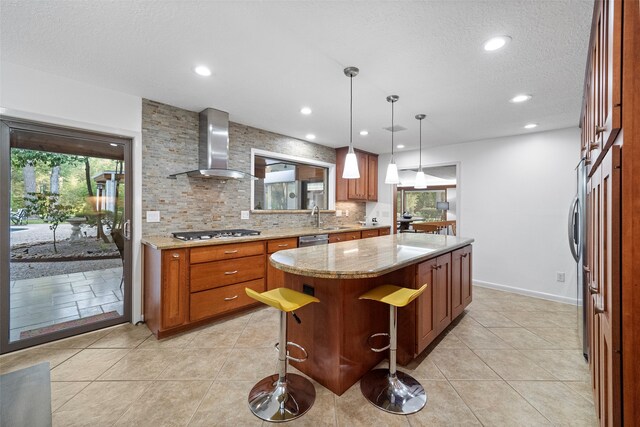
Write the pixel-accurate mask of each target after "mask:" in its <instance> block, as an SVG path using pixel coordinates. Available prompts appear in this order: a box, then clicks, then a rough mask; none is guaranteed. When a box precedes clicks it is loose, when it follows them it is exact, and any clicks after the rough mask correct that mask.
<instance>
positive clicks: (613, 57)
mask: <svg viewBox="0 0 640 427" xmlns="http://www.w3.org/2000/svg"><path fill="white" fill-rule="evenodd" d="M621 19H622V1H621V0H599V1H596V2H595V7H594V11H593V21H592V30H591V40H590V43H589V56H588V59H587V69H586V73H585V83H584V97H583V105H582V114H581V118H580V127H581V128H582V138H581V151H582V155H583V156H585V157H587V159H588V160H589V163H592V164H595V163H597V162H598V161H599V159H598V158H599V157H600V156H601V155H604V151H605V150H606V148H605V147H607V146H608V145H611V144H612V143H613V140H614V139H615V137H616V135H617V134H618V132H619V131H620V128H621V126H622V110H621V107H622V90H621V88H622V84H621V83H622V60H621V58H622V26H621V25H620V23H621Z"/></svg>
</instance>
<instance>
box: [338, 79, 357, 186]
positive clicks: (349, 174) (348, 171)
mask: <svg viewBox="0 0 640 427" xmlns="http://www.w3.org/2000/svg"><path fill="white" fill-rule="evenodd" d="M359 72H360V70H359V69H357V68H356V67H347V68H345V69H344V75H345V76H347V77H349V81H350V85H351V92H350V98H349V151H348V152H347V157H346V158H345V160H344V170H343V171H342V178H344V179H358V178H360V171H359V170H358V159H357V158H356V153H355V152H354V151H353V78H354V77H355V76H357V75H358V73H359Z"/></svg>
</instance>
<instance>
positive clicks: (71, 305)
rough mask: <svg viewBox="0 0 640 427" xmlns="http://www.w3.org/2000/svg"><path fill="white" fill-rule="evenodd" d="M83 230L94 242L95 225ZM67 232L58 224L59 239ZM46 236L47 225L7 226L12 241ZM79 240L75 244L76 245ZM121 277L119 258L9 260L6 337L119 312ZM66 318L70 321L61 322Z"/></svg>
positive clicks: (48, 232) (68, 228) (67, 226)
mask: <svg viewBox="0 0 640 427" xmlns="http://www.w3.org/2000/svg"><path fill="white" fill-rule="evenodd" d="M82 230H83V241H84V242H87V243H89V242H94V241H95V239H96V237H95V228H94V229H92V228H89V227H86V228H84V227H83V229H82ZM85 232H86V234H85ZM70 235H71V225H70V224H61V225H60V226H59V227H58V230H57V240H58V241H59V242H63V243H64V242H65V241H66V240H67V239H68V238H69V237H70ZM51 239H52V234H51V230H49V226H48V224H27V225H21V226H16V227H12V232H11V245H12V246H15V245H24V244H38V243H41V242H50V241H51ZM83 241H80V242H77V243H74V245H79V246H78V247H79V248H81V247H82V245H83ZM121 278H122V261H121V260H120V259H119V258H118V259H99V260H91V261H85V260H78V261H52V262H12V263H11V282H10V301H11V302H10V308H11V309H10V323H9V324H10V340H11V341H16V340H19V339H21V334H22V338H26V337H28V336H34V335H39V334H42V333H47V332H49V331H51V330H56V329H63V328H64V327H69V326H74V325H75V324H77V323H78V322H73V321H77V320H79V319H84V318H88V317H91V316H97V315H100V316H101V317H105V316H107V317H108V316H110V315H116V313H119V314H120V315H122V314H123V295H122V291H121V290H120V281H121ZM94 319H96V320H97V318H94ZM65 322H71V323H66V324H64V325H63V323H65ZM53 325H57V326H53Z"/></svg>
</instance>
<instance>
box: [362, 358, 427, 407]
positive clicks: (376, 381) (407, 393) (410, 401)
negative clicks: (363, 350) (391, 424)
mask: <svg viewBox="0 0 640 427" xmlns="http://www.w3.org/2000/svg"><path fill="white" fill-rule="evenodd" d="M360 390H361V391H362V394H363V395H364V397H365V398H366V399H367V400H368V401H369V402H371V404H372V405H373V406H376V407H378V408H380V409H382V410H383V411H387V412H391V413H392V414H403V415H407V414H413V413H415V412H418V411H419V410H421V409H422V408H424V405H426V404H427V394H426V393H425V391H424V388H423V387H422V385H420V383H419V382H418V381H416V380H415V379H414V378H413V377H412V376H410V375H407V374H405V373H404V372H400V371H396V374H395V377H392V376H391V375H390V374H389V370H388V369H374V370H372V371H369V372H367V373H366V374H365V376H364V377H362V378H361V379H360Z"/></svg>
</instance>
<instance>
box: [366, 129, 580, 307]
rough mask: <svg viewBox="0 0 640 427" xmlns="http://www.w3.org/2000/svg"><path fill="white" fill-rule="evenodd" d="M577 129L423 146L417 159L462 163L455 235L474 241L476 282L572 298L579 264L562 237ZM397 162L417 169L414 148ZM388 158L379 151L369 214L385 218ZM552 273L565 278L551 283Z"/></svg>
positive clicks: (576, 153)
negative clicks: (376, 181)
mask: <svg viewBox="0 0 640 427" xmlns="http://www.w3.org/2000/svg"><path fill="white" fill-rule="evenodd" d="M579 135H580V133H579V129H578V128H577V127H576V128H569V129H561V130H556V131H549V132H539V133H531V134H526V135H519V136H512V137H505V138H498V139H490V140H484V141H475V142H470V143H464V144H456V145H449V146H441V147H435V148H432V149H427V150H424V149H423V153H422V164H423V165H424V166H430V165H432V164H443V163H455V162H459V168H460V170H459V171H458V176H459V177H460V180H459V182H458V188H457V203H458V205H459V209H458V213H459V218H458V227H457V228H458V234H459V235H461V236H464V237H471V238H474V239H475V242H474V245H473V253H474V259H473V278H474V282H477V283H478V284H479V285H484V286H488V287H493V288H498V289H505V290H511V291H514V292H519V293H523V294H528V295H534V296H538V297H543V298H548V299H554V300H558V301H563V302H568V303H575V295H576V271H575V270H576V264H575V262H574V261H573V258H572V257H571V254H570V252H569V247H568V243H567V217H568V212H569V204H570V202H571V200H572V199H573V197H574V195H575V188H576V177H575V171H574V168H575V166H576V165H577V163H578V160H579V146H580V144H579V141H580V139H579ZM395 157H396V162H397V164H398V167H399V168H403V167H416V166H417V165H418V158H417V152H416V151H411V152H401V153H396V155H395ZM388 162H389V156H388V155H384V156H380V159H379V171H378V173H379V176H380V177H381V180H380V184H379V188H378V200H379V201H378V203H369V204H367V215H373V216H376V214H377V215H378V218H379V219H381V220H383V221H385V223H390V221H391V218H390V215H389V216H387V215H385V213H388V212H393V210H392V204H391V203H392V200H391V198H392V191H391V186H390V185H385V184H384V176H385V173H386V167H387V164H388ZM556 272H565V274H566V281H565V282H564V283H560V282H556Z"/></svg>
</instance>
